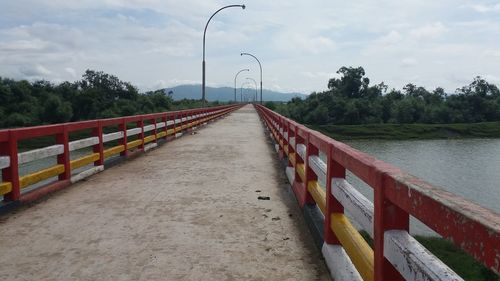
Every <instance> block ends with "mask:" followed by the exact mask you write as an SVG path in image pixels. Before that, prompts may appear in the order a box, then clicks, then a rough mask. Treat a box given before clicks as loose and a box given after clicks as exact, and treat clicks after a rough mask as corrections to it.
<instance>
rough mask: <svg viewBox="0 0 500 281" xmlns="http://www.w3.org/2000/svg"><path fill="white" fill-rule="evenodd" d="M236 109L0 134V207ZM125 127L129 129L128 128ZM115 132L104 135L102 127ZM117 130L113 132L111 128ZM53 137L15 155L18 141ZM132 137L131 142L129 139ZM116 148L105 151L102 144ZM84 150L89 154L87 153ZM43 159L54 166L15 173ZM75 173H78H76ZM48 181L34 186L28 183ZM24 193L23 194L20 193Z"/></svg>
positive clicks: (38, 194)
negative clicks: (76, 155) (46, 143)
mask: <svg viewBox="0 0 500 281" xmlns="http://www.w3.org/2000/svg"><path fill="white" fill-rule="evenodd" d="M239 107H240V105H228V106H218V107H209V108H198V109H190V110H181V111H172V112H163V113H155V114H145V115H135V116H127V117H122V118H112V119H100V120H90V121H82V122H74V123H65V124H55V125H47V126H36V127H27V128H18V129H7V130H0V170H1V171H2V181H1V182H0V196H2V195H3V203H4V204H6V203H10V202H26V201H32V200H35V199H37V198H39V197H41V196H43V195H45V194H47V193H49V192H53V191H55V190H58V189H61V188H63V187H66V186H68V185H70V184H72V183H74V182H76V181H79V180H82V179H84V178H86V177H88V176H90V175H93V174H95V173H98V172H100V171H103V170H104V163H105V161H106V160H108V159H110V158H111V157H113V156H119V157H122V158H124V159H125V158H127V157H129V156H132V155H135V154H137V153H139V152H145V151H147V150H149V149H151V148H154V147H156V146H157V145H158V143H159V141H162V140H165V141H166V140H167V139H169V138H176V137H179V136H181V135H182V133H183V132H184V131H186V130H188V129H191V128H193V127H196V126H199V125H201V124H204V123H206V122H208V121H210V120H212V119H215V118H217V117H220V116H222V115H224V114H227V113H229V112H231V111H234V110H236V109H238V108H239ZM129 125H134V126H135V128H130V129H128V126H129ZM106 128H107V129H111V130H115V131H112V132H109V133H104V131H109V130H105V129H106ZM116 128H117V129H116ZM89 130H90V131H91V135H92V136H91V137H87V138H83V139H78V140H73V141H70V140H69V134H70V133H74V132H79V131H80V132H81V131H89ZM46 136H49V137H54V138H55V142H56V144H55V145H51V146H47V147H43V148H39V149H34V150H29V151H25V152H19V151H18V144H19V141H22V140H29V139H33V138H38V137H46ZM132 136H134V138H135V140H131V137H132ZM113 141H114V144H116V145H113V146H111V147H108V148H105V145H106V143H110V142H113ZM86 148H87V149H88V150H89V152H88V153H87V154H86V155H85V156H83V157H80V158H78V159H74V160H70V159H71V158H70V155H71V153H72V152H74V151H76V150H80V149H86ZM90 148H92V149H91V151H90ZM48 157H57V164H56V165H53V166H51V167H48V168H44V169H41V170H38V171H35V172H32V173H29V174H27V175H23V176H20V175H19V167H20V165H23V164H27V163H30V162H33V161H37V160H40V159H44V158H48ZM77 170H78V171H77ZM48 179H53V180H52V181H51V182H50V183H48V184H45V185H42V186H40V187H36V188H30V187H33V185H34V184H37V183H40V182H44V181H46V180H48ZM25 190H29V191H28V192H24V191H25Z"/></svg>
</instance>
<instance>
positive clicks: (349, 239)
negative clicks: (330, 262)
mask: <svg viewBox="0 0 500 281" xmlns="http://www.w3.org/2000/svg"><path fill="white" fill-rule="evenodd" d="M331 229H332V231H333V233H335V236H337V238H338V239H339V241H340V243H341V244H342V247H344V249H345V251H346V252H347V254H348V255H349V258H350V259H351V261H352V263H353V264H354V266H355V267H356V269H357V270H358V272H359V274H360V275H361V277H362V278H363V280H365V281H367V280H370V281H371V280H373V250H372V248H370V246H369V245H368V243H366V241H365V240H364V239H363V237H362V236H361V234H359V232H358V231H357V230H356V228H354V226H353V225H352V224H351V222H350V221H349V219H348V218H347V217H346V216H345V215H344V214H342V213H333V214H332V216H331Z"/></svg>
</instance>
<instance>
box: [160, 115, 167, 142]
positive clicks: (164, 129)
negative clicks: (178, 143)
mask: <svg viewBox="0 0 500 281" xmlns="http://www.w3.org/2000/svg"><path fill="white" fill-rule="evenodd" d="M167 121H168V118H167V114H166V113H165V114H163V116H162V117H161V122H163V123H165V126H164V127H163V132H165V136H164V137H163V139H164V140H167V131H168V126H167Z"/></svg>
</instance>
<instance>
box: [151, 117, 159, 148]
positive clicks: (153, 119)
mask: <svg viewBox="0 0 500 281" xmlns="http://www.w3.org/2000/svg"><path fill="white" fill-rule="evenodd" d="M156 119H157V118H156V117H155V118H152V119H151V120H150V121H151V122H152V124H151V125H153V134H154V136H155V139H154V141H153V142H154V143H158V133H157V132H156Z"/></svg>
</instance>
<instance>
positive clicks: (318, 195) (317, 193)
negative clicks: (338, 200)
mask: <svg viewBox="0 0 500 281" xmlns="http://www.w3.org/2000/svg"><path fill="white" fill-rule="evenodd" d="M307 190H309V192H310V193H311V195H312V197H313V198H314V201H316V204H317V205H318V208H319V209H320V210H321V212H322V213H323V215H324V214H325V212H326V192H325V191H324V190H323V188H321V186H319V184H318V182H317V181H309V183H308V184H307Z"/></svg>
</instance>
